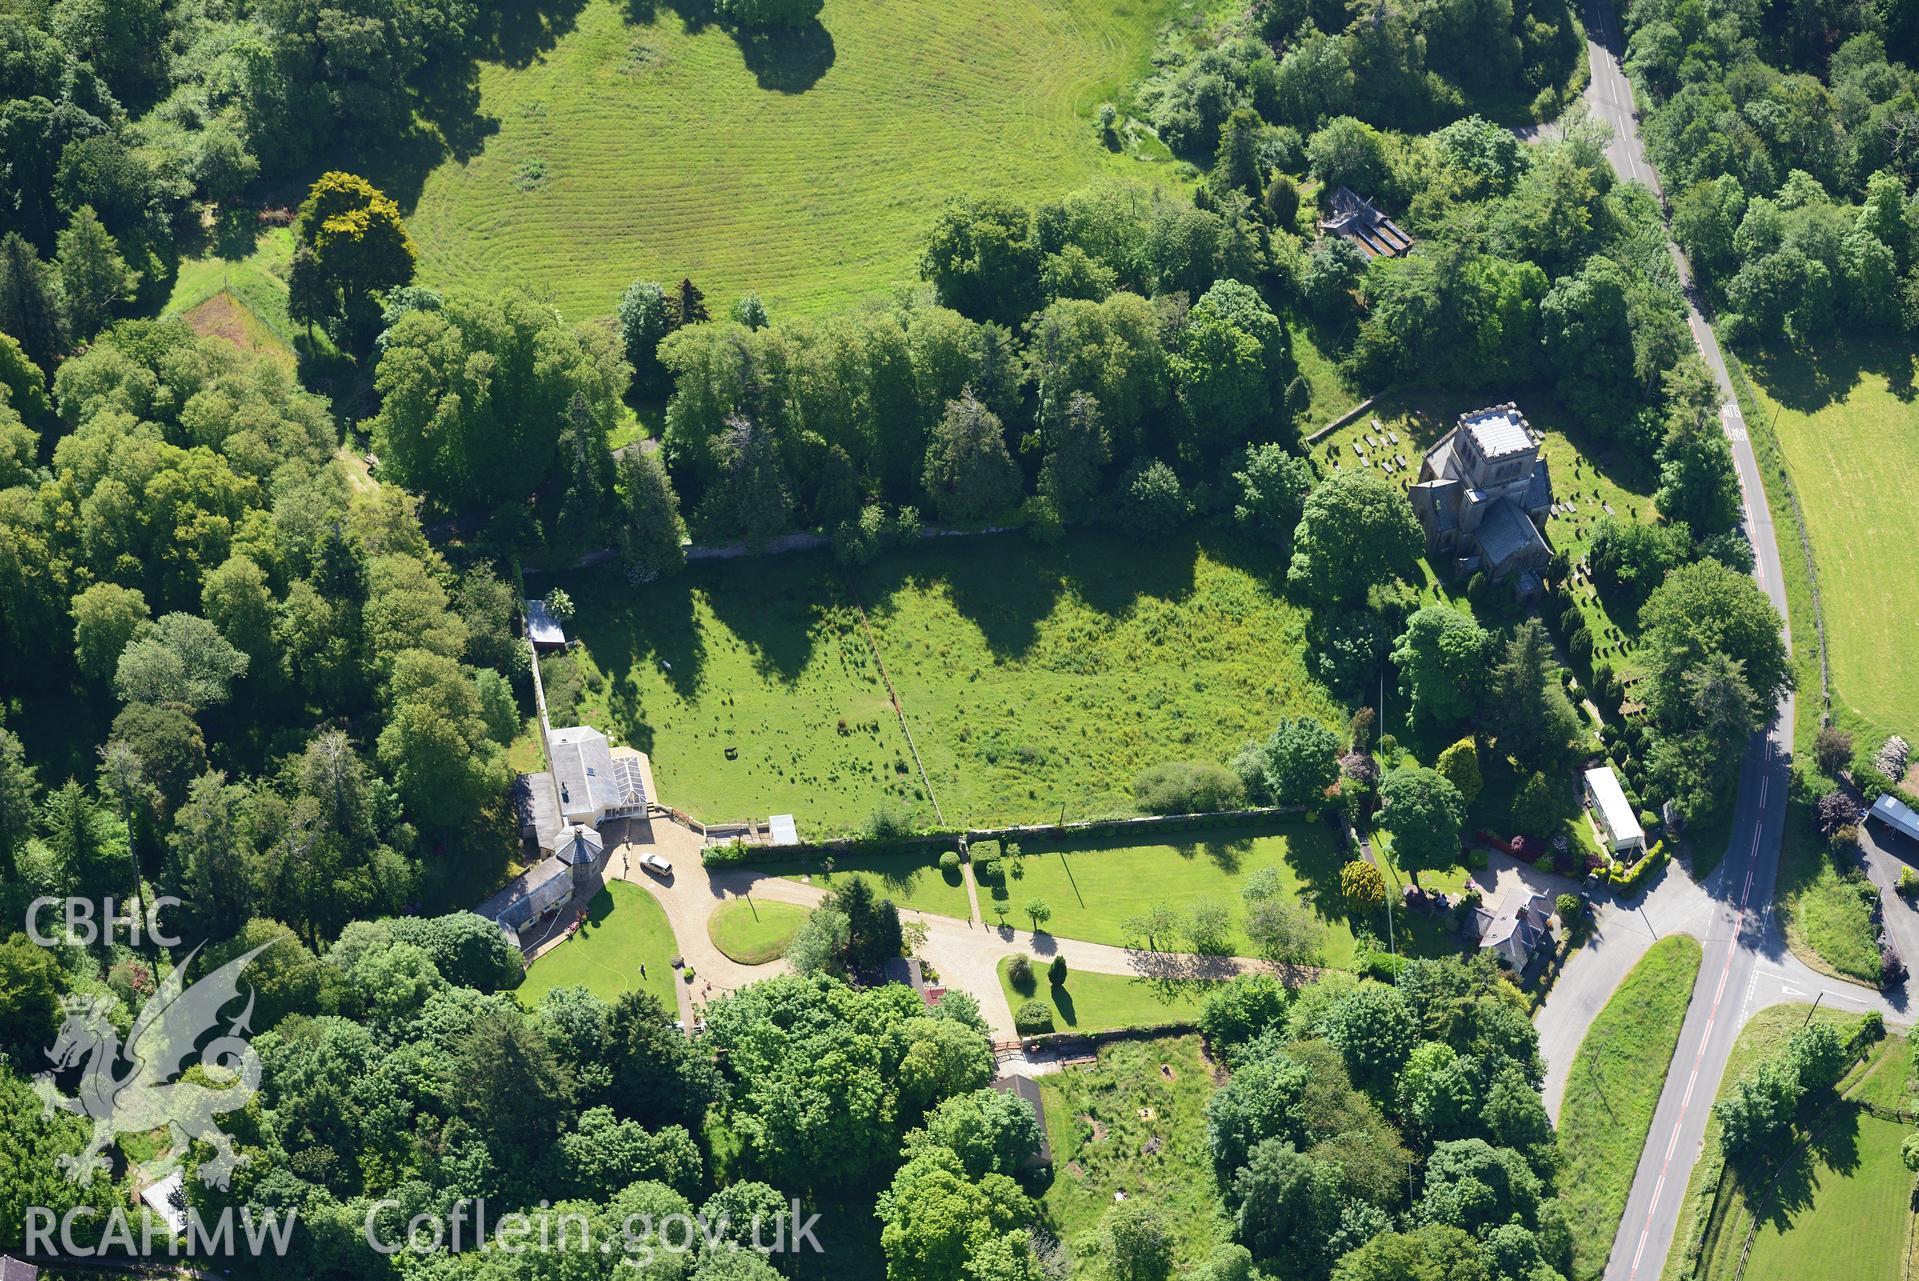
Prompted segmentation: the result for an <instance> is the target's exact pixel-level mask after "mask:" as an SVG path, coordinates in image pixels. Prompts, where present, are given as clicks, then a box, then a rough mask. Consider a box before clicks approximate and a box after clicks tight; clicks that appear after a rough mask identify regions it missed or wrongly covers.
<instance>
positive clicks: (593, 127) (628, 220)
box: [408, 0, 1174, 320]
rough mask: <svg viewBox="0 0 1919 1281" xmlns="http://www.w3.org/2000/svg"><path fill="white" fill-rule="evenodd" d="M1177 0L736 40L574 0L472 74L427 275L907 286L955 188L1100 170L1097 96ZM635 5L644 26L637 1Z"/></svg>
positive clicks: (877, 3)
mask: <svg viewBox="0 0 1919 1281" xmlns="http://www.w3.org/2000/svg"><path fill="white" fill-rule="evenodd" d="M1173 8H1174V5H1173V4H1172V3H1170V0H1122V2H1121V3H1109V2H1108V0H948V2H947V3H944V4H941V3H934V2H933V0H827V4H826V7H825V10H824V11H823V12H822V13H821V14H820V17H819V20H818V22H816V23H814V24H810V25H808V26H806V27H802V28H799V29H797V30H795V31H792V32H782V33H780V34H778V35H774V36H771V37H767V38H763V39H760V40H756V41H752V42H750V43H747V44H742V42H740V41H738V40H736V39H735V38H734V36H733V35H731V34H730V33H728V32H727V31H725V30H723V29H721V28H720V27H719V26H717V25H711V24H702V25H699V26H695V25H694V24H691V23H689V22H688V21H687V19H686V18H684V17H683V16H682V12H685V10H683V9H680V8H676V7H674V6H659V7H657V8H656V7H655V6H653V5H652V4H650V3H649V4H645V5H632V6H629V5H627V4H624V3H615V2H614V0H588V3H587V4H586V5H585V7H584V8H583V9H581V10H580V12H579V14H578V17H577V19H576V20H575V22H574V25H573V28H572V29H571V30H570V31H567V32H566V33H565V34H564V35H562V36H561V37H560V38H559V40H558V41H557V43H556V44H555V45H554V46H553V47H552V49H551V50H549V51H547V52H545V53H544V54H543V55H541V56H539V57H536V58H533V59H531V60H530V61H528V62H527V63H526V64H525V65H522V66H504V65H497V64H487V65H483V66H482V67H481V68H480V75H479V85H478V89H479V106H478V115H479V116H480V118H481V119H482V120H483V121H485V122H486V124H487V125H488V127H489V128H490V130H491V132H490V136H487V137H485V138H484V141H483V142H482V144H481V145H480V147H479V149H478V152H477V154H474V155H472V156H471V157H470V158H468V159H465V160H461V159H458V158H456V159H451V160H448V161H446V162H444V163H442V164H441V165H440V166H439V167H438V168H437V169H435V170H434V171H433V172H432V173H431V174H429V175H428V176H427V178H426V180H425V184H424V188H423V190H422V191H421V193H420V195H419V199H418V201H417V204H416V205H415V206H414V207H413V208H412V209H411V210H409V211H408V212H409V217H408V226H409V228H410V229H411V231H412V233H413V237H414V240H415V242H416V243H417V244H418V246H419V250H420V279H421V283H423V284H428V285H432V286H436V287H438V286H446V285H462V286H467V287H471V288H477V289H482V290H492V289H498V288H500V287H502V286H505V285H508V284H525V283H527V282H529V281H531V282H536V284H535V287H536V288H538V289H539V290H540V291H541V293H542V294H543V296H547V297H550V298H551V300H552V301H553V302H554V303H555V304H556V305H557V306H558V307H559V308H560V309H561V311H562V312H563V313H564V314H565V315H567V316H568V317H569V318H570V319H576V320H577V319H584V318H588V317H592V316H603V315H607V314H610V313H611V312H612V310H613V307H614V304H615V303H616V302H617V301H618V300H619V296H620V293H621V291H622V290H623V289H625V287H626V286H627V285H628V284H629V283H630V282H631V281H633V280H634V279H635V278H636V277H645V278H651V279H657V280H662V281H677V280H678V279H680V278H681V277H682V276H691V277H692V278H693V280H695V281H696V282H698V284H699V285H700V286H701V288H703V289H704V290H705V291H706V294H707V299H708V304H709V306H710V307H711V309H712V311H713V313H714V314H715V315H722V316H723V315H725V314H726V311H727V309H728V308H729V307H730V306H731V305H732V303H733V301H734V300H735V299H737V298H739V297H741V296H742V295H744V294H746V293H749V292H757V293H759V294H760V296H761V297H762V298H764V299H765V301H766V304H767V306H768V308H769V310H771V311H772V313H773V315H774V316H775V318H776V319H777V318H778V317H781V316H791V315H793V314H797V313H801V312H817V311H823V310H827V309H830V308H834V307H839V306H844V305H846V304H848V303H850V302H852V301H853V300H855V299H857V298H860V297H863V296H865V295H868V294H872V293H876V292H880V291H884V290H887V289H890V288H892V287H894V286H898V285H904V284H911V283H913V282H914V281H915V280H917V278H918V274H919V273H918V261H919V255H920V252H921V250H922V249H923V248H924V242H925V238H926V233H927V229H928V228H929V226H930V225H931V223H932V220H933V218H934V216H935V215H936V214H937V212H938V211H939V209H940V207H941V206H942V205H943V204H944V202H945V201H946V200H947V198H949V197H950V196H953V195H956V194H959V193H961V192H991V193H993V194H994V195H998V196H1004V197H1009V198H1012V199H1016V200H1022V201H1025V200H1033V199H1037V198H1042V197H1047V196H1051V195H1057V194H1060V193H1062V192H1064V191H1067V190H1070V189H1071V188H1073V187H1075V186H1079V185H1081V184H1083V183H1085V182H1086V181H1087V180H1089V179H1091V178H1093V177H1095V176H1097V175H1099V174H1101V173H1138V174H1165V175H1167V180H1168V181H1170V180H1171V178H1170V175H1171V170H1170V166H1168V165H1146V164H1141V163H1138V162H1136V161H1134V160H1133V159H1131V158H1130V157H1129V156H1127V155H1124V154H1121V153H1116V152H1112V151H1109V150H1108V149H1107V148H1106V147H1105V146H1104V145H1103V144H1102V143H1101V142H1100V141H1099V139H1098V138H1097V137H1096V130H1095V125H1094V116H1095V112H1096V109H1097V107H1098V104H1099V103H1100V102H1101V101H1102V100H1105V99H1110V98H1114V97H1117V96H1118V92H1119V90H1120V89H1121V87H1122V86H1124V85H1126V84H1128V83H1130V82H1131V81H1132V80H1134V79H1135V78H1137V77H1138V76H1139V75H1141V74H1143V73H1144V72H1145V71H1146V70H1147V69H1148V68H1147V57H1148V55H1149V54H1150V52H1151V49H1152V45H1153V34H1154V31H1155V30H1156V28H1157V27H1158V26H1159V24H1160V22H1161V21H1162V20H1164V18H1165V17H1166V16H1167V15H1168V14H1169V13H1170V12H1171V11H1172V9H1173ZM636 11H638V12H643V14H644V16H643V18H642V20H638V21H635V20H633V19H632V17H631V16H630V15H631V14H633V13H634V12H636Z"/></svg>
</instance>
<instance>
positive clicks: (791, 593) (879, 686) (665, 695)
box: [559, 533, 1345, 836]
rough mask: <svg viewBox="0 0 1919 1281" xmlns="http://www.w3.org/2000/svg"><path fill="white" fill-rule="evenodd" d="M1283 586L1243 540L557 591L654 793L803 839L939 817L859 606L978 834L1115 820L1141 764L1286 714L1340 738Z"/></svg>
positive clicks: (1068, 548)
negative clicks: (887, 819) (849, 576)
mask: <svg viewBox="0 0 1919 1281" xmlns="http://www.w3.org/2000/svg"><path fill="white" fill-rule="evenodd" d="M1277 573H1278V566H1277V565H1276V564H1275V563H1274V561H1273V558H1272V557H1271V556H1270V555H1265V556H1263V557H1262V556H1261V555H1260V554H1259V553H1256V552H1252V551H1248V550H1246V549H1243V548H1241V547H1239V546H1238V545H1237V544H1216V543H1210V542H1209V543H1205V544H1202V545H1196V544H1195V543H1193V542H1192V541H1189V540H1186V539H1169V540H1163V541H1160V542H1156V543H1153V544H1141V543H1139V542H1137V541H1135V540H1126V539H1121V538H1117V537H1111V536H1108V535H1105V534H1097V533H1081V534H1075V535H1073V536H1072V537H1069V538H1068V539H1066V540H1065V541H1064V542H1063V543H1062V544H1060V545H1059V546H1057V547H1051V548H1042V547H1039V546H1037V545H1036V544H1033V543H1031V542H1029V541H1028V540H1026V539H1023V538H1020V537H1018V536H1016V535H993V536H988V537H984V538H977V539H971V538H969V539H942V540H938V541H937V542H935V543H929V544H926V545H922V546H920V547H915V548H912V549H907V550H903V551H899V552H895V553H892V554H891V555H889V556H887V557H884V558H882V559H881V560H880V561H879V562H877V563H876V564H875V565H873V566H871V567H870V568H868V569H867V570H865V571H862V572H861V573H860V574H859V576H858V578H857V580H856V581H855V582H854V584H853V585H852V587H851V588H850V589H849V586H848V585H847V583H846V581H845V580H843V579H842V578H841V577H840V575H839V573H838V572H837V571H836V570H835V569H834V567H833V565H832V564H831V562H830V561H829V559H828V558H827V557H826V556H824V555H822V554H815V553H803V554H796V555H786V556H778V557H768V558H762V559H754V560H741V561H732V562H722V563H709V564H705V565H700V566H697V567H695V568H693V569H690V570H689V571H688V572H687V573H686V574H684V575H682V576H680V577H678V578H675V579H673V580H671V581H668V582H663V583H659V584H655V585H652V586H648V587H645V588H633V587H630V586H628V585H627V584H626V582H625V581H624V579H622V578H621V577H620V576H619V575H618V574H617V573H611V572H596V573H592V574H584V575H568V576H565V577H563V578H561V579H560V580H559V581H560V582H561V583H563V584H564V585H565V586H566V587H567V589H568V590H569V592H570V593H571V595H572V597H573V599H574V601H575V602H576V604H577V605H578V607H579V614H578V617H576V618H575V620H574V622H573V624H572V627H571V632H572V634H573V635H575V636H577V637H579V638H580V639H581V640H582V641H583V642H584V646H585V657H584V658H583V660H582V661H584V662H585V663H586V665H587V669H588V670H587V679H586V693H585V697H584V698H583V700H582V703H581V711H580V715H581V717H582V719H583V720H585V721H586V722H588V723H590V724H594V725H598V726H600V727H602V728H604V729H606V730H607V731H608V732H609V733H611V734H613V735H614V736H615V737H616V739H618V740H621V741H625V742H627V743H630V744H632V745H633V746H635V747H637V748H639V749H641V750H642V751H645V752H648V753H649V754H651V756H652V758H653V768H654V771H655V775H656V777H657V779H658V782H659V787H660V791H661V794H662V799H663V800H664V801H666V802H667V803H668V804H671V805H676V806H679V807H680V808H682V809H685V810H688V811H690V812H692V813H693V814H695V815H697V816H699V817H701V818H703V819H705V820H707V821H709V822H718V821H724V820H729V819H739V818H745V817H748V816H762V817H763V816H766V815H768V814H777V813H792V814H794V815H795V816H796V817H797V819H798V822H799V825H800V828H801V831H802V832H803V833H805V834H806V835H809V836H819V835H823V834H828V833H834V832H845V831H851V830H857V829H858V828H860V827H861V826H862V825H864V823H865V822H866V820H867V818H868V817H869V816H870V815H871V814H872V813H873V811H874V809H875V807H876V806H877V805H878V804H879V803H880V802H881V801H882V799H883V798H887V797H891V798H893V799H894V800H895V801H897V802H899V803H901V804H904V805H906V806H908V807H909V808H911V809H912V810H913V811H914V812H915V813H916V815H917V817H918V819H919V820H920V821H921V822H931V821H932V819H933V810H932V806H931V804H930V802H929V800H928V798H927V797H926V795H925V791H924V788H923V787H922V785H921V782H920V778H919V773H918V771H917V770H916V769H915V768H914V766H913V763H912V760H911V758H910V756H909V754H908V749H907V744H906V738H905V736H904V735H903V734H902V733H901V732H900V729H899V724H898V721H897V720H896V719H895V717H894V715H893V711H892V708H891V706H890V705H889V703H888V701H887V696H886V687H885V685H884V683H883V682H882V680H881V677H880V671H879V665H878V664H877V663H876V662H875V661H874V657H873V647H872V645H871V644H869V643H868V640H867V637H866V634H865V632H864V630H863V629H862V627H861V625H860V620H859V615H858V613H857V612H856V611H855V609H854V608H853V604H854V601H855V599H857V600H858V601H859V602H861V603H863V605H864V608H865V611H866V613H867V616H868V618H869V619H870V623H871V630H872V633H873V637H874V640H875V641H876V642H877V645H878V648H879V653H880V654H881V655H882V656H883V657H884V660H885V664H886V669H887V671H888V672H889V673H890V674H891V677H892V680H893V683H894V685H895V687H896V688H897V689H898V691H899V695H900V698H901V701H902V702H903V704H904V705H905V708H906V715H907V718H908V720H909V721H910V723H911V724H912V727H913V734H914V738H915V740H916V741H917V743H918V745H919V751H920V754H921V756H922V758H923V759H924V761H925V764H926V769H927V772H928V774H929V776H930V777H931V779H932V784H933V787H934V790H935V791H936V793H937V794H938V797H939V801H940V805H941V808H942V811H943V813H944V815H945V818H946V821H947V822H948V823H949V824H973V825H988V824H994V823H999V822H1006V821H1033V820H1042V819H1058V818H1059V817H1060V816H1061V814H1062V813H1064V814H1065V815H1066V816H1067V817H1069V818H1086V817H1092V816H1099V815H1108V814H1113V813H1126V812H1130V810H1131V808H1132V795H1131V785H1132V779H1133V776H1134V775H1135V774H1136V773H1137V772H1138V771H1139V770H1141V769H1143V768H1144V767H1146V766H1148V765H1151V764H1154V763H1156V762H1158V761H1164V760H1174V759H1200V760H1215V761H1218V760H1224V759H1227V758H1228V757H1230V756H1231V755H1232V754H1233V752H1234V751H1236V750H1237V749H1238V748H1239V747H1240V746H1241V745H1242V744H1243V743H1244V742H1245V741H1246V740H1247V739H1249V738H1252V737H1254V736H1255V735H1264V734H1266V733H1268V732H1270V730H1271V727H1272V725H1273V722H1274V721H1275V720H1277V719H1278V718H1279V717H1281V716H1285V715H1289V714H1290V715H1300V714H1307V715H1318V716H1321V717H1323V718H1325V719H1326V720H1327V721H1328V722H1329V723H1333V724H1340V723H1343V722H1344V719H1345V717H1344V714H1343V713H1342V711H1341V709H1339V708H1338V707H1337V706H1335V705H1334V704H1333V702H1332V701H1331V700H1330V699H1329V698H1328V697H1327V695H1326V694H1325V692H1324V691H1323V690H1322V689H1321V688H1320V687H1319V686H1318V685H1316V684H1314V683H1313V682H1312V681H1311V680H1310V679H1309V678H1308V677H1307V675H1306V672H1305V668H1304V663H1303V658H1302V651H1303V648H1304V645H1305V638H1304V626H1305V617H1304V614H1303V613H1302V612H1301V611H1300V610H1298V609H1297V608H1295V607H1294V606H1292V605H1290V604H1287V603H1286V602H1284V601H1282V600H1281V599H1279V598H1278V597H1277V596H1276V595H1274V593H1273V591H1272V590H1271V587H1270V586H1269V584H1270V583H1271V582H1272V581H1273V578H1274V576H1275V575H1276V574H1277ZM853 591H857V597H855V596H854V595H853V594H852V592H853ZM577 652H578V651H576V653H577Z"/></svg>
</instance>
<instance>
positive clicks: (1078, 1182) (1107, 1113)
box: [1035, 1036, 1226, 1275]
mask: <svg viewBox="0 0 1919 1281" xmlns="http://www.w3.org/2000/svg"><path fill="white" fill-rule="evenodd" d="M1035 1079H1036V1080H1037V1081H1038V1082H1039V1087H1040V1097H1041V1098H1042V1099H1043V1100H1044V1101H1045V1104H1046V1137H1047V1138H1048V1140H1050V1141H1051V1143H1052V1145H1053V1182H1052V1186H1051V1187H1049V1188H1047V1189H1046V1191H1045V1192H1044V1193H1043V1194H1042V1195H1041V1197H1040V1214H1041V1221H1042V1223H1043V1225H1044V1226H1045V1227H1046V1229H1047V1231H1048V1232H1050V1233H1051V1234H1052V1235H1053V1236H1055V1237H1057V1238H1058V1239H1059V1240H1062V1241H1070V1240H1072V1239H1073V1238H1074V1237H1075V1236H1077V1235H1079V1234H1080V1233H1083V1232H1088V1231H1091V1230H1093V1229H1096V1228H1097V1227H1098V1226H1099V1221H1100V1218H1101V1216H1102V1215H1104V1214H1105V1213H1106V1211H1107V1210H1109V1209H1111V1208H1112V1205H1113V1194H1114V1193H1115V1192H1122V1191H1123V1192H1124V1193H1125V1194H1126V1195H1127V1196H1128V1197H1139V1198H1143V1199H1144V1200H1145V1201H1146V1203H1147V1204H1149V1205H1153V1206H1156V1207H1158V1208H1159V1210H1160V1211H1161V1213H1162V1214H1163V1215H1164V1216H1165V1219H1166V1223H1167V1225H1168V1226H1169V1227H1170V1228H1171V1229H1172V1231H1173V1238H1174V1260H1175V1264H1176V1266H1179V1267H1190V1266H1192V1265H1193V1264H1195V1263H1197V1262H1199V1261H1200V1260H1202V1259H1204V1258H1205V1257H1206V1255H1207V1254H1208V1253H1209V1252H1211V1250H1212V1248H1213V1247H1214V1246H1215V1245H1218V1244H1220V1243H1221V1242H1223V1241H1224V1240H1226V1237H1225V1236H1224V1232H1225V1230H1226V1219H1225V1215H1224V1214H1222V1213H1220V1210H1219V1195H1218V1192H1217V1191H1216V1186H1217V1185H1216V1184H1215V1182H1214V1180H1213V1169H1212V1156H1211V1153H1210V1152H1209V1151H1208V1149H1207V1145H1206V1103H1207V1100H1209V1099H1210V1098H1212V1096H1213V1090H1214V1085H1213V1077H1212V1065H1211V1064H1210V1063H1208V1062H1207V1060H1206V1057H1205V1055H1204V1053H1203V1052H1202V1051H1201V1048H1200V1041H1199V1038H1198V1037H1197V1036H1181V1037H1168V1038H1166V1039H1164V1040H1159V1041H1131V1042H1125V1043H1122V1044H1116V1045H1107V1046H1102V1047H1101V1048H1100V1051H1099V1059H1098V1061H1097V1062H1096V1063H1093V1064H1091V1065H1089V1066H1086V1067H1069V1068H1066V1069H1064V1070H1063V1071H1059V1072H1055V1073H1052V1074H1051V1075H1048V1076H1042V1077H1037V1078H1035ZM1154 1139H1157V1140H1158V1141H1159V1142H1158V1144H1157V1146H1154V1145H1153V1144H1152V1142H1151V1141H1152V1140H1154ZM1149 1147H1151V1148H1152V1150H1151V1151H1150V1152H1149V1151H1147V1149H1148V1148H1149ZM1087 1274H1094V1275H1105V1274H1104V1272H1098V1273H1093V1271H1092V1269H1084V1270H1082V1272H1080V1273H1079V1275H1087Z"/></svg>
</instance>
